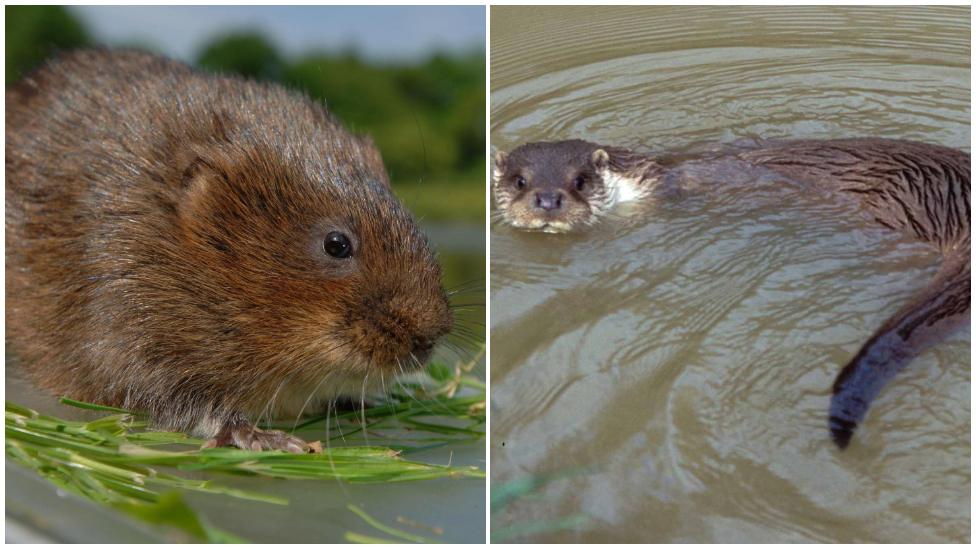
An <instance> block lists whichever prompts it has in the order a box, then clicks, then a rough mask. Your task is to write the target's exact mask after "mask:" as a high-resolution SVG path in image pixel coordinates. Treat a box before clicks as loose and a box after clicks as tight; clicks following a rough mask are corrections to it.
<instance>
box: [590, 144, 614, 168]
mask: <svg viewBox="0 0 976 549" xmlns="http://www.w3.org/2000/svg"><path fill="white" fill-rule="evenodd" d="M590 162H591V163H592V164H593V167H594V168H596V169H598V170H602V169H604V168H606V167H607V166H609V165H610V155H609V154H607V151H605V150H603V149H597V150H595V151H593V154H591V155H590Z"/></svg>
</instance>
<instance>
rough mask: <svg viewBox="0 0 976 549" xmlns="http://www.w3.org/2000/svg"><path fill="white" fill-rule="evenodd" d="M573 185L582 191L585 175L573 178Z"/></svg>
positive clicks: (584, 184)
mask: <svg viewBox="0 0 976 549" xmlns="http://www.w3.org/2000/svg"><path fill="white" fill-rule="evenodd" d="M573 185H575V186H576V190H577V191H582V190H583V187H585V186H586V177H585V176H582V175H577V176H576V179H574V180H573Z"/></svg>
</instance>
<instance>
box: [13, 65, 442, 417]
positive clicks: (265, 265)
mask: <svg viewBox="0 0 976 549" xmlns="http://www.w3.org/2000/svg"><path fill="white" fill-rule="evenodd" d="M6 107H7V117H6V178H7V186H6V201H7V205H6V247H7V252H6V253H7V255H6V283H7V295H6V298H7V302H6V322H7V341H8V343H9V344H10V345H11V347H12V348H13V350H14V351H15V353H16V354H17V355H19V357H20V358H21V362H22V363H23V365H24V367H25V368H26V370H27V371H28V373H29V374H30V376H31V377H32V378H33V379H34V380H36V382H37V383H39V384H40V385H42V386H44V387H45V388H47V389H49V390H51V391H53V392H55V393H57V394H66V395H69V396H71V397H73V398H77V399H82V400H87V401H93V402H98V403H102V404H109V405H117V406H123V407H126V408H132V409H139V410H146V411H149V412H150V413H151V417H152V418H153V419H154V420H155V421H156V422H157V424H158V425H160V426H163V427H167V428H174V429H181V430H194V431H196V432H197V433H198V434H201V435H205V436H213V435H215V434H217V431H218V430H220V428H221V426H223V425H225V424H231V423H233V424H235V425H236V424H239V423H240V422H241V421H242V419H241V418H250V419H251V420H253V419H256V418H257V417H258V416H260V415H263V414H266V415H273V414H275V413H291V414H295V413H298V412H299V409H300V408H304V405H305V404H308V403H309V402H310V401H312V403H313V404H314V403H316V401H318V400H320V399H321V398H328V397H329V396H333V395H338V394H341V393H355V394H356V396H357V397H358V396H359V391H360V389H363V388H365V389H363V390H367V389H369V388H372V387H376V386H379V384H380V381H381V379H383V378H384V377H385V378H386V379H389V378H390V377H391V376H394V375H396V374H397V373H399V372H401V371H402V370H403V369H408V368H412V367H415V366H416V365H417V364H419V363H420V362H422V361H423V360H425V359H426V356H427V354H428V353H429V349H430V346H431V345H432V343H433V342H434V341H436V340H437V339H438V338H439V337H440V336H441V335H443V334H444V333H446V332H447V330H448V329H449V328H450V326H451V323H452V320H451V314H450V310H449V308H448V304H447V299H446V296H445V294H444V292H443V290H442V288H441V273H440V269H439V267H438V265H437V263H436V261H435V259H434V256H433V254H432V252H431V251H430V249H429V247H428V244H427V241H426V238H425V237H424V235H423V234H422V233H421V232H420V231H419V230H418V228H417V226H416V223H415V222H414V220H413V219H412V217H411V216H410V215H409V213H407V212H406V211H405V210H404V209H403V207H402V206H401V205H400V204H399V203H398V202H397V200H396V199H395V198H394V196H393V194H392V192H391V190H390V187H389V182H388V180H387V176H386V173H385V170H384V168H383V164H382V161H381V159H380V156H379V153H378V152H377V150H376V149H375V147H374V146H373V145H372V144H371V143H370V142H369V141H368V140H367V139H363V138H359V137H356V136H353V135H351V134H349V133H348V132H346V131H345V130H344V129H343V128H342V127H341V125H340V123H339V122H338V121H337V120H336V119H335V118H334V117H333V116H332V115H330V114H329V113H328V112H327V111H326V110H325V108H323V107H322V106H321V105H319V104H317V103H314V102H312V101H310V100H308V99H307V98H305V97H303V96H301V95H298V94H295V93H292V92H289V91H286V90H284V89H282V88H280V87H277V86H270V85H263V84H258V83H254V82H245V81H242V80H239V79H236V78H226V77H217V76H209V75H204V74H200V73H197V72H195V71H193V70H191V69H190V68H188V67H186V66H184V65H182V64H180V63H176V62H173V61H169V60H166V59H163V58H159V57H153V56H149V55H145V54H141V53H135V52H109V51H79V52H75V53H72V54H69V55H67V56H65V57H62V58H61V59H58V60H56V61H54V62H52V63H50V64H49V65H47V66H45V67H43V68H42V69H40V70H39V71H37V72H36V73H34V74H33V75H31V76H29V77H27V78H25V79H24V80H23V81H21V82H20V83H18V84H17V85H16V86H14V87H13V88H11V89H8V91H7V99H6ZM334 230H338V231H340V232H343V233H345V234H347V235H348V236H349V237H350V239H351V240H352V242H353V249H354V253H353V256H352V257H350V258H348V259H336V258H334V257H330V256H328V255H327V254H325V253H324V252H323V247H322V243H323V239H324V237H325V235H326V234H327V233H328V232H330V231H334ZM329 388H331V389H329ZM313 393H314V394H315V395H318V396H315V397H313ZM323 395H325V396H323Z"/></svg>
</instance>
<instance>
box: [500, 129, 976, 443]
mask: <svg viewBox="0 0 976 549" xmlns="http://www.w3.org/2000/svg"><path fill="white" fill-rule="evenodd" d="M770 174H773V175H775V176H776V177H785V178H788V179H790V180H793V181H796V182H799V183H801V184H809V185H815V186H818V187H822V188H826V189H830V190H832V191H835V192H836V193H838V194H840V195H844V196H847V197H849V198H853V199H854V200H856V201H857V203H858V204H859V206H860V210H861V212H863V213H864V215H865V217H867V218H868V219H870V220H871V221H873V222H875V223H877V224H880V225H882V226H885V227H887V228H889V229H893V230H899V231H903V232H905V233H907V234H909V235H911V236H912V237H914V238H917V239H918V240H921V241H924V242H928V243H931V244H932V245H934V246H936V247H937V248H938V249H939V250H940V251H941V252H942V255H943V262H942V265H941V268H940V270H939V272H938V273H937V274H936V276H935V277H934V278H933V279H932V280H931V281H929V283H928V285H927V286H925V287H924V288H922V289H921V290H920V291H918V292H917V293H916V294H915V295H914V296H913V297H912V298H911V299H910V300H909V302H908V303H906V304H905V305H903V306H902V307H901V308H900V309H899V310H898V311H897V312H896V313H895V314H894V315H893V316H892V317H891V318H889V319H888V320H887V321H886V322H885V323H884V324H883V325H882V326H881V327H880V328H879V329H878V330H876V331H875V333H874V334H873V335H872V336H871V338H870V339H869V340H868V341H867V342H866V343H865V344H864V345H863V346H862V347H861V349H860V350H859V351H858V353H857V354H856V355H855V356H854V358H853V359H851V361H850V363H848V364H847V366H846V367H845V368H844V369H843V370H842V371H841V372H840V374H839V375H838V376H837V379H836V381H835V383H834V386H833V396H832V399H831V404H830V418H829V428H830V432H831V437H832V438H833V440H834V442H835V443H836V444H837V445H838V446H839V447H841V448H844V447H846V446H847V445H848V444H849V443H850V440H851V437H852V435H853V433H854V430H855V429H856V427H857V425H858V423H860V422H861V421H862V420H863V419H864V417H865V415H866V414H867V410H868V407H869V406H870V404H871V402H872V400H873V399H874V398H875V397H876V396H877V395H878V393H879V392H880V391H881V389H882V388H883V387H884V385H885V384H886V383H887V382H888V381H890V380H891V379H892V378H893V377H894V376H895V374H896V373H897V372H898V371H899V370H901V369H902V368H904V367H905V366H906V365H907V364H908V363H909V362H910V361H911V360H912V359H913V358H914V357H915V356H916V355H918V354H919V353H920V352H922V351H923V350H924V349H926V348H928V347H929V346H931V345H933V344H935V343H937V342H939V341H941V340H942V339H944V338H945V337H946V336H947V335H948V334H950V333H951V332H952V331H953V329H955V328H956V327H957V326H959V325H961V324H965V322H967V321H968V319H969V309H970V255H969V253H970V189H969V179H970V157H969V155H968V154H966V153H963V152H961V151H957V150H954V149H950V148H946V147H941V146H937V145H930V144H926V143H918V142H912V141H902V140H892V139H877V138H862V139H836V140H822V141H821V140H804V141H783V142H769V143H760V144H755V145H754V146H750V147H745V148H739V149H738V150H736V151H735V152H729V153H727V154H717V155H715V157H714V158H707V159H705V160H701V161H697V162H686V163H681V162H679V163H673V164H672V163H668V162H662V161H660V159H659V158H657V157H650V156H646V155H640V154H637V153H634V152H633V151H630V150H628V149H623V148H617V147H608V146H603V145H599V144H596V143H590V142H586V141H580V140H570V141H560V142H547V143H530V144H526V145H522V146H520V147H518V148H516V149H515V150H513V151H512V152H511V153H504V152H499V153H497V154H496V156H495V169H494V176H493V183H492V187H493V193H494V196H495V202H496V204H497V205H498V208H499V210H500V211H501V218H502V219H503V220H504V221H505V222H507V223H508V224H510V225H512V226H514V227H516V228H520V229H528V230H543V231H546V232H567V231H572V230H577V229H580V228H583V227H586V226H588V225H592V224H594V223H596V222H597V221H599V220H600V219H602V218H603V217H605V216H606V214H607V212H609V211H610V210H611V209H612V208H613V207H614V206H615V205H616V204H618V203H620V202H625V201H642V200H643V201H652V200H654V198H653V197H654V196H655V195H656V194H658V192H659V191H664V190H675V189H677V190H687V189H694V188H697V187H701V186H702V184H703V183H706V184H707V183H712V184H718V183H721V182H722V181H723V180H728V179H731V178H736V179H741V178H742V177H746V178H749V177H753V178H759V177H768V176H769V175H770ZM703 176H704V179H707V180H705V181H703Z"/></svg>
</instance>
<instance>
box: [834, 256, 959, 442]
mask: <svg viewBox="0 0 976 549" xmlns="http://www.w3.org/2000/svg"><path fill="white" fill-rule="evenodd" d="M969 249H970V246H969V238H968V237H967V238H966V239H965V241H964V242H961V243H959V244H957V245H956V246H955V247H954V248H953V249H952V250H951V251H950V252H949V253H948V254H947V255H946V257H945V261H944V262H943V265H942V268H941V269H940V270H939V272H938V273H937V274H936V276H935V278H934V279H932V281H931V282H930V283H929V285H928V286H926V287H925V289H923V290H922V291H921V292H919V293H918V294H916V295H915V296H914V297H913V298H912V300H911V301H910V302H909V303H908V304H907V305H905V306H904V307H902V309H901V310H900V311H898V313H896V314H895V315H894V316H893V317H891V318H890V319H888V321H887V322H885V324H884V325H883V326H882V327H881V328H880V329H879V330H878V331H877V332H875V334H874V335H873V336H872V337H871V339H870V340H868V342H867V343H865V344H864V346H863V347H861V350H860V351H859V352H858V353H857V355H856V356H855V357H854V359H853V360H851V362H850V363H849V364H848V365H847V366H846V367H845V368H844V369H843V370H842V371H841V373H840V374H839V375H838V376H837V380H836V381H835V382H834V395H833V397H832V398H831V401H830V435H831V438H833V440H834V442H835V443H836V444H837V446H838V447H840V448H841V449H843V448H846V447H847V445H848V443H850V440H851V436H852V435H853V434H854V429H855V428H857V425H858V423H860V422H861V420H863V419H864V416H865V415H866V414H867V411H868V407H869V406H870V405H871V401H873V400H874V398H875V397H876V396H877V395H878V393H879V392H880V391H881V388H882V387H884V386H885V384H886V383H888V381H889V380H891V378H893V377H894V376H895V374H896V373H898V371H899V370H901V369H902V368H903V367H904V366H905V365H906V364H908V362H909V361H911V360H912V358H914V357H915V355H917V354H918V353H920V352H921V351H922V350H923V349H926V348H928V347H929V346H931V345H933V344H935V343H937V342H939V341H941V340H942V339H944V338H945V337H946V335H948V334H949V332H951V331H952V329H953V328H955V327H956V326H958V325H959V324H961V323H963V322H964V321H965V320H968V318H969V314H968V313H969V272H970V267H969V262H970V256H969Z"/></svg>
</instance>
